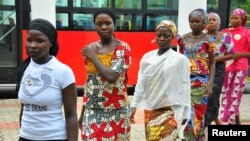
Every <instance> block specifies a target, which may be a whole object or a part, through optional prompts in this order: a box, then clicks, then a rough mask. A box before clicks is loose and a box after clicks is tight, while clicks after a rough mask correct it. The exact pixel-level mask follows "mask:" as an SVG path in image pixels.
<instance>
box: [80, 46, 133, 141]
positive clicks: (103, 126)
mask: <svg viewBox="0 0 250 141" xmlns="http://www.w3.org/2000/svg"><path fill="white" fill-rule="evenodd" d="M98 58H99V59H100V60H101V62H102V63H103V64H104V65H105V66H107V67H110V68H111V69H112V70H114V71H115V72H117V73H119V74H120V76H119V78H118V80H117V81H116V82H114V83H109V82H108V81H106V80H105V79H104V78H103V77H102V76H100V75H99V73H98V71H97V70H96V68H95V66H94V65H93V64H92V62H91V61H89V60H87V61H86V71H87V74H88V78H87V82H86V85H85V89H84V96H83V103H84V105H85V111H84V116H83V123H82V125H83V127H82V134H81V135H82V140H84V141H103V140H105V141H129V140H130V117H129V116H130V108H129V101H128V98H127V87H126V84H127V74H126V71H127V69H128V68H129V66H130V64H131V54H130V48H129V45H128V44H126V43H122V44H121V45H119V46H118V47H116V48H115V50H114V51H113V52H110V53H108V54H102V55H98Z"/></svg>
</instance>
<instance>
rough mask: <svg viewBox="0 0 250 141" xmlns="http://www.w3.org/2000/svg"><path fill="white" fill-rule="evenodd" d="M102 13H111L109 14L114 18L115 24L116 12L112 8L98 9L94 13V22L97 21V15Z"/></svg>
mask: <svg viewBox="0 0 250 141" xmlns="http://www.w3.org/2000/svg"><path fill="white" fill-rule="evenodd" d="M100 14H107V15H109V16H110V17H111V18H112V20H113V23H114V24H115V14H114V12H113V11H111V10H110V9H100V10H98V11H96V12H95V13H94V17H93V22H94V23H95V20H96V17H97V16H98V15H100Z"/></svg>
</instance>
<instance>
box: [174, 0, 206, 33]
mask: <svg viewBox="0 0 250 141" xmlns="http://www.w3.org/2000/svg"><path fill="white" fill-rule="evenodd" d="M196 8H203V9H205V10H206V9H207V0H179V9H178V34H179V35H183V34H185V33H188V32H190V31H191V29H190V27H189V23H188V15H189V13H190V12H191V11H193V10H194V9H196Z"/></svg>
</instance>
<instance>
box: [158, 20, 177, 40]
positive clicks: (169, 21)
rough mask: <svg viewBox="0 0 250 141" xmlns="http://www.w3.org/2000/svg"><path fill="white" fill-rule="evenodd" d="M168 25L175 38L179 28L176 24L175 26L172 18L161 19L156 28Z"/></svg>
mask: <svg viewBox="0 0 250 141" xmlns="http://www.w3.org/2000/svg"><path fill="white" fill-rule="evenodd" d="M162 26H163V27H167V28H169V29H170V31H171V33H172V35H173V38H175V36H176V33H177V29H176V26H175V23H174V22H173V21H171V20H163V21H161V22H160V23H159V24H158V25H157V26H156V29H155V30H157V29H159V28H160V27H162Z"/></svg>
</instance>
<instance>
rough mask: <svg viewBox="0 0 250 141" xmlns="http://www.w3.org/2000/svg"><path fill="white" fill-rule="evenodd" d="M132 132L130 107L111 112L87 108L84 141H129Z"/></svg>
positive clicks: (83, 131) (83, 129)
mask: <svg viewBox="0 0 250 141" xmlns="http://www.w3.org/2000/svg"><path fill="white" fill-rule="evenodd" d="M130 130H131V127H130V108H129V106H125V107H122V108H120V109H111V110H107V109H93V108H87V107H85V111H84V116H83V122H82V133H81V136H82V140H83V141H104V140H105V141H129V140H130Z"/></svg>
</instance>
